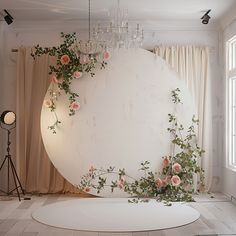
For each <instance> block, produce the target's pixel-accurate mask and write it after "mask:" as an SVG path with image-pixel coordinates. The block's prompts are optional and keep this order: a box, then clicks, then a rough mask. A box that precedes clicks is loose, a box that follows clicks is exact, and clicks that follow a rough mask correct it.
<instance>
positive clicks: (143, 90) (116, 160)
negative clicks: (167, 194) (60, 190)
mask: <svg viewBox="0 0 236 236" xmlns="http://www.w3.org/2000/svg"><path fill="white" fill-rule="evenodd" d="M71 87H72V90H73V91H75V92H78V93H79V96H80V97H79V101H80V104H81V108H80V110H79V111H77V112H76V114H75V115H74V116H69V115H68V106H69V103H68V99H67V96H66V95H65V94H63V93H62V94H61V96H60V97H59V99H58V103H57V115H58V118H59V120H60V121H61V122H62V123H61V124H60V125H59V126H58V127H57V130H56V132H57V133H56V134H53V133H52V131H51V130H49V129H48V126H49V125H51V124H53V123H54V122H55V117H54V114H53V113H52V112H50V110H49V109H48V108H46V107H44V106H43V108H42V113H41V132H42V138H43V142H44V145H45V148H46V151H47V153H48V156H49V158H50V160H51V161H52V163H53V164H54V166H55V167H56V168H57V170H58V171H59V172H60V173H61V174H62V176H64V177H65V178H66V179H67V180H68V181H69V182H71V183H72V184H73V185H77V184H78V183H79V182H80V180H81V176H82V175H83V174H85V173H87V172H88V170H89V168H90V166H94V167H96V168H100V167H102V168H108V167H110V166H112V167H116V168H124V169H125V170H126V172H127V173H128V174H129V175H130V176H133V177H135V178H137V177H138V176H140V175H141V172H140V171H139V169H140V163H141V162H144V161H146V160H147V161H149V162H150V163H151V164H150V167H151V170H152V171H158V170H159V169H160V168H161V158H162V157H163V156H165V155H170V154H171V142H170V141H171V139H170V134H169V133H168V131H167V128H168V127H169V123H168V114H169V113H175V114H177V116H178V118H179V121H180V122H181V123H182V124H183V125H185V126H189V125H190V124H191V118H192V115H193V113H194V109H193V107H194V105H193V101H192V99H191V96H190V93H189V91H188V89H187V87H186V85H185V84H184V82H183V81H180V80H179V79H178V78H177V74H176V73H175V72H173V71H172V70H171V69H170V68H169V66H168V65H167V64H166V63H165V62H164V61H163V60H162V59H161V58H159V57H158V56H156V55H154V54H153V53H151V52H148V51H146V50H143V49H130V50H127V49H124V50H123V49H120V50H118V51H114V52H113V53H112V55H111V58H110V59H109V61H108V65H107V66H106V68H105V69H102V70H101V69H100V68H97V69H96V70H95V76H94V77H91V76H90V75H89V74H87V75H85V74H84V76H82V77H81V78H80V79H77V80H74V81H73V83H72V85H71ZM176 88H179V89H180V90H181V94H180V97H181V99H182V101H183V104H180V105H178V107H177V108H176V106H175V105H174V104H173V102H172V101H171V91H172V90H174V89H176ZM47 96H48V93H47V94H46V98H47ZM111 178H112V179H118V176H111ZM108 181H109V177H108ZM100 195H101V196H122V193H121V191H119V190H117V191H115V193H114V194H111V193H110V189H106V190H104V191H102V192H101V193H100Z"/></svg>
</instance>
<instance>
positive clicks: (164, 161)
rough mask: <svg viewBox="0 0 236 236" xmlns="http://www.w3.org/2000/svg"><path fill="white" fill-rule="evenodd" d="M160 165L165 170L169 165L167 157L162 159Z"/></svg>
mask: <svg viewBox="0 0 236 236" xmlns="http://www.w3.org/2000/svg"><path fill="white" fill-rule="evenodd" d="M162 165H163V167H164V168H166V167H168V166H169V165H170V158H169V157H168V156H166V157H164V159H163V161H162Z"/></svg>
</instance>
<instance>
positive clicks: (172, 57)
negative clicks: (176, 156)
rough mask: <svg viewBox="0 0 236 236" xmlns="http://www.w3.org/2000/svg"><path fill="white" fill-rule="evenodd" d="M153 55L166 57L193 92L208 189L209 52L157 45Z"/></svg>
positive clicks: (210, 113)
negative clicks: (203, 151)
mask: <svg viewBox="0 0 236 236" xmlns="http://www.w3.org/2000/svg"><path fill="white" fill-rule="evenodd" d="M154 53H155V54H156V55H158V56H160V57H161V58H163V59H164V60H165V61H166V62H167V63H168V64H169V65H170V67H171V68H172V69H173V70H175V71H176V72H177V74H178V77H179V78H180V79H181V80H184V81H185V82H186V84H187V87H188V89H189V90H190V92H191V94H192V96H193V99H194V102H195V107H196V112H197V114H196V115H197V117H198V119H199V121H200V122H199V127H198V132H197V135H198V144H199V145H200V146H201V147H202V148H203V149H204V150H205V153H204V156H203V158H202V159H201V166H202V168H203V169H204V170H205V182H206V189H207V190H209V189H210V188H211V184H212V110H211V107H212V106H211V84H210V66H209V49H208V48H207V47H198V46H156V47H155V48H154Z"/></svg>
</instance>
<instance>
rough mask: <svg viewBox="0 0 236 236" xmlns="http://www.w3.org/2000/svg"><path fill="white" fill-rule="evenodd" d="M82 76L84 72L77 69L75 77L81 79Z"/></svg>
mask: <svg viewBox="0 0 236 236" xmlns="http://www.w3.org/2000/svg"><path fill="white" fill-rule="evenodd" d="M81 76H82V72H80V71H75V72H74V73H73V77H75V78H76V79H79V78H80V77H81Z"/></svg>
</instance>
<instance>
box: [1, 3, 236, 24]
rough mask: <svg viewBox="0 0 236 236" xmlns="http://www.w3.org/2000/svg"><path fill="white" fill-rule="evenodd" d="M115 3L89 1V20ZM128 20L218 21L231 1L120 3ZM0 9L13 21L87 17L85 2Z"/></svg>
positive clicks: (15, 5) (231, 5) (104, 14)
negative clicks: (207, 15) (206, 16)
mask: <svg viewBox="0 0 236 236" xmlns="http://www.w3.org/2000/svg"><path fill="white" fill-rule="evenodd" d="M117 4H118V3H117V0H91V8H92V9H91V12H92V20H104V19H108V10H109V9H110V8H114V7H116V6H117ZM120 6H121V8H127V9H128V12H129V19H130V20H152V21H155V20H199V18H201V16H202V15H203V14H204V12H205V11H206V10H208V9H212V11H211V13H210V16H211V18H212V20H219V19H221V17H223V16H224V15H226V13H227V12H228V11H229V10H230V9H231V8H236V1H235V0H120ZM0 9H7V10H8V11H9V12H10V14H11V15H12V16H13V17H14V19H15V20H27V21H28V20H31V21H37V20H38V21H42V20H46V21H48V20H79V19H87V18H88V0H0ZM1 12H3V11H1Z"/></svg>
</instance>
